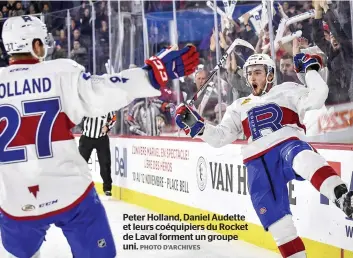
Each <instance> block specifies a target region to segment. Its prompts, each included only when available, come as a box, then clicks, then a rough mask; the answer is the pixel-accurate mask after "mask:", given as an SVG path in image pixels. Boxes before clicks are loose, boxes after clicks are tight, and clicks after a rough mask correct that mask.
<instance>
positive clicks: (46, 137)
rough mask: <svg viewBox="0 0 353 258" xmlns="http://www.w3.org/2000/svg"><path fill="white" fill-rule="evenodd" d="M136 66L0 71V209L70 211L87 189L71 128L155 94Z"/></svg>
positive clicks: (26, 65) (28, 64)
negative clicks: (115, 70)
mask: <svg viewBox="0 0 353 258" xmlns="http://www.w3.org/2000/svg"><path fill="white" fill-rule="evenodd" d="M159 95H160V91H158V90H156V89H155V88H153V87H152V86H151V84H150V83H149V79H148V75H147V72H146V71H144V70H143V69H141V68H135V69H130V70H126V71H123V72H121V73H119V74H113V75H103V76H91V75H90V74H89V73H85V70H84V68H83V67H82V66H81V65H79V64H77V63H76V62H74V61H72V60H68V59H59V60H53V61H48V62H42V63H34V62H33V61H29V60H27V61H21V62H20V61H18V62H16V63H15V64H13V65H10V66H9V67H5V68H3V69H1V70H0V202H1V203H0V205H1V211H2V212H3V213H5V214H7V215H9V216H10V217H12V218H14V219H17V220H27V219H40V218H44V217H47V216H49V215H54V214H57V213H60V212H62V211H66V210H68V209H69V208H70V207H73V206H74V205H75V204H77V203H78V202H79V201H80V200H82V199H83V198H84V197H85V195H86V194H87V193H88V192H89V190H90V189H91V188H92V187H93V182H92V178H91V175H90V172H89V169H88V165H87V163H86V161H85V160H84V159H83V158H82V157H81V155H80V154H79V152H78V148H77V144H76V143H75V140H74V137H73V135H72V134H71V132H70V129H71V128H72V127H73V126H74V125H75V124H78V123H79V122H80V121H81V119H82V117H84V116H89V117H94V116H101V115H105V114H106V113H108V112H110V111H113V110H118V109H120V108H122V107H124V106H126V105H127V104H129V103H130V102H131V101H132V100H133V99H135V98H141V97H154V96H159Z"/></svg>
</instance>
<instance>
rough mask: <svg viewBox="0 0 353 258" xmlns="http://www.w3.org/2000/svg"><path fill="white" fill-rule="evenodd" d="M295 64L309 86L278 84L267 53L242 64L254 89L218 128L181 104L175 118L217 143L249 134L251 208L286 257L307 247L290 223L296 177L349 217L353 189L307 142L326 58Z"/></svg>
mask: <svg viewBox="0 0 353 258" xmlns="http://www.w3.org/2000/svg"><path fill="white" fill-rule="evenodd" d="M294 63H295V68H296V72H297V73H298V74H299V75H304V76H305V82H306V84H307V86H308V87H307V88H306V87H304V86H303V85H298V84H296V83H293V82H285V83H283V84H281V85H277V86H275V85H276V77H275V74H276V70H275V63H274V61H273V60H272V59H271V58H270V57H269V56H268V55H264V54H254V55H252V56H250V57H249V58H248V60H247V61H246V62H245V64H244V68H243V69H244V76H245V77H246V81H247V84H248V86H249V87H251V88H252V94H251V95H250V96H248V97H244V98H240V99H238V100H236V101H235V102H234V103H233V104H232V105H231V106H229V107H228V108H227V111H226V113H225V115H224V117H223V119H222V121H221V123H220V124H219V125H217V126H213V125H211V124H209V123H207V122H205V121H204V119H203V118H202V117H200V115H199V114H198V113H197V112H196V111H195V110H194V109H193V108H192V107H191V106H188V105H185V104H181V105H180V106H179V107H178V108H177V112H176V113H177V115H176V122H177V124H178V126H179V127H180V128H182V129H183V130H184V131H185V133H186V134H187V135H190V136H191V137H196V136H198V135H199V136H200V137H201V138H202V139H203V140H204V141H206V142H207V143H208V144H210V145H211V146H213V147H222V146H224V145H226V144H230V143H232V142H233V141H234V140H236V139H237V137H238V136H239V135H240V133H242V132H243V133H244V134H245V136H246V137H247V139H248V144H247V145H246V146H244V147H243V149H242V155H243V158H244V164H245V165H246V167H247V171H248V185H249V193H250V196H251V200H252V203H253V207H254V209H255V210H256V213H257V215H258V217H259V219H260V221H261V223H262V225H263V227H264V228H265V230H268V231H270V232H271V234H272V235H273V237H274V239H275V241H276V243H277V245H278V248H279V250H280V252H281V254H282V256H283V257H290V258H292V257H293V258H294V257H295V258H302V257H306V252H305V247H304V244H303V242H302V240H301V239H300V237H298V235H297V231H296V228H295V226H294V223H293V220H292V215H291V210H290V206H289V198H288V190H287V183H288V182H289V181H290V180H293V179H297V180H309V181H310V182H311V184H312V185H313V186H314V187H315V188H316V189H317V190H318V191H320V193H322V194H323V195H325V196H326V197H328V198H329V199H330V200H332V201H333V202H334V203H335V204H336V205H337V206H338V207H339V208H340V209H342V210H343V211H344V213H345V214H346V215H347V216H348V217H350V218H352V213H353V207H352V195H353V192H352V191H348V189H347V186H346V184H345V183H344V182H343V181H342V180H341V178H340V177H339V176H338V175H337V173H336V172H335V171H334V170H333V168H332V167H330V166H329V164H328V163H327V162H326V161H325V159H324V158H323V157H322V156H321V155H319V154H318V153H317V152H316V151H315V149H314V148H313V147H312V146H311V145H310V144H309V143H307V142H305V141H303V139H304V138H303V136H304V135H305V127H304V125H303V124H302V119H303V117H304V114H305V112H306V111H308V110H312V109H319V108H321V107H322V106H323V105H324V102H325V100H326V98H327V95H328V86H327V84H326V83H325V81H324V80H323V79H322V78H321V76H320V75H319V73H318V71H319V70H320V69H321V68H322V61H321V58H320V57H319V56H316V55H305V54H302V53H300V54H298V55H296V56H295V57H294Z"/></svg>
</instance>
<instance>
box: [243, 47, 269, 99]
mask: <svg viewBox="0 0 353 258" xmlns="http://www.w3.org/2000/svg"><path fill="white" fill-rule="evenodd" d="M252 65H264V66H265V71H266V73H267V74H266V86H265V88H264V93H265V91H266V89H267V85H268V83H272V84H273V85H276V64H275V62H274V61H273V60H272V58H271V57H270V56H269V55H266V54H253V55H251V56H250V57H249V58H248V59H247V60H246V62H245V64H244V66H243V73H244V77H245V80H246V84H247V86H248V87H251V84H250V83H249V81H248V76H247V68H248V67H249V66H252ZM270 73H272V74H273V79H272V80H271V81H268V76H269V74H270Z"/></svg>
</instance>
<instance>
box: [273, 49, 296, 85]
mask: <svg viewBox="0 0 353 258" xmlns="http://www.w3.org/2000/svg"><path fill="white" fill-rule="evenodd" d="M279 62H280V63H279V68H280V69H279V70H280V73H279V76H278V77H279V78H278V77H277V83H278V84H280V83H282V82H297V83H301V82H300V81H299V79H298V77H297V74H296V73H295V71H294V64H293V57H292V56H290V55H288V54H286V55H284V56H282V57H281V59H280V61H279ZM277 75H278V73H277Z"/></svg>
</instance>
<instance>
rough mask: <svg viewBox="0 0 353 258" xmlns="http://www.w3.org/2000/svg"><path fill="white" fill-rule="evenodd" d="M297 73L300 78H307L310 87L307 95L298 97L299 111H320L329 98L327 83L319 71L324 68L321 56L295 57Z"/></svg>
mask: <svg viewBox="0 0 353 258" xmlns="http://www.w3.org/2000/svg"><path fill="white" fill-rule="evenodd" d="M294 66H295V71H296V72H297V74H298V76H301V77H304V78H305V83H306V85H307V87H308V91H307V92H306V94H304V95H301V96H298V97H299V98H298V102H297V105H298V109H299V110H303V111H307V110H313V109H320V108H322V106H323V105H324V104H325V101H326V99H327V96H328V91H329V89H328V86H327V83H326V82H325V81H324V80H323V79H322V77H321V76H320V74H319V73H318V71H319V70H320V69H321V68H322V59H321V57H320V56H319V55H309V54H303V53H299V54H297V55H296V56H294Z"/></svg>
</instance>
